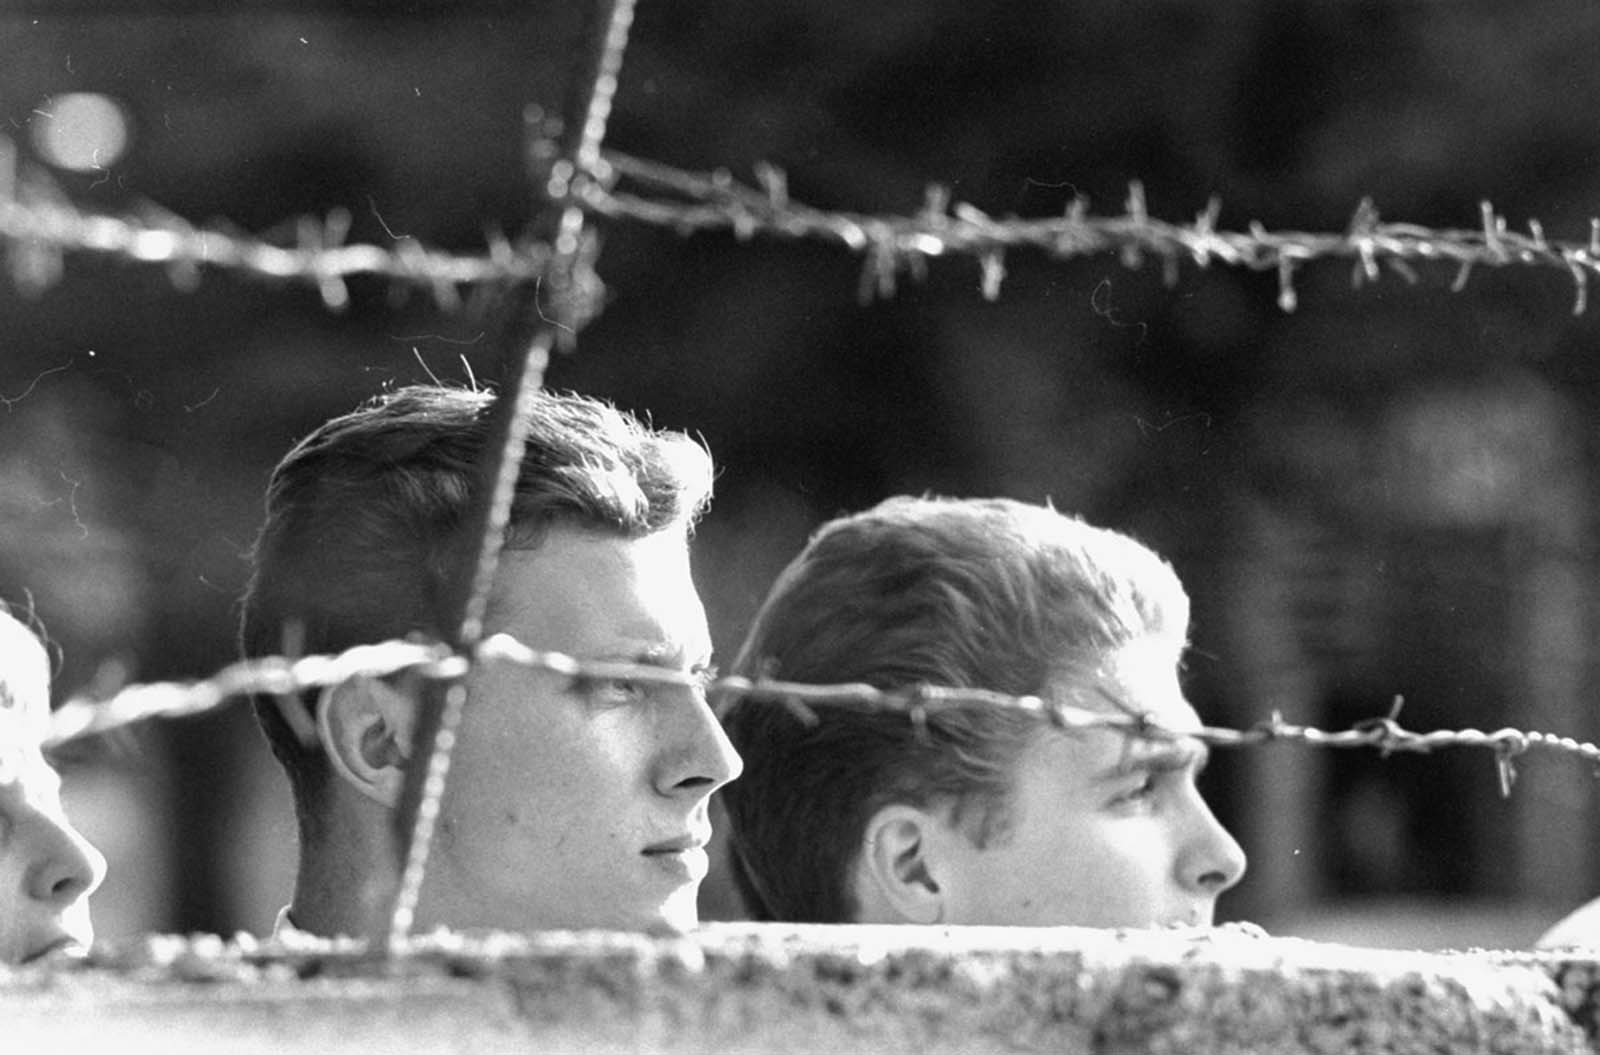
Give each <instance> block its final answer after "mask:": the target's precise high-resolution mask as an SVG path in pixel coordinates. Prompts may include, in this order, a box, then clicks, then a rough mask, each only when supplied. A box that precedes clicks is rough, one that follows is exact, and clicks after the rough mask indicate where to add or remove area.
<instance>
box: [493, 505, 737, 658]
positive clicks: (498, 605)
mask: <svg viewBox="0 0 1600 1055" xmlns="http://www.w3.org/2000/svg"><path fill="white" fill-rule="evenodd" d="M487 622H488V629H489V630H490V631H491V632H495V633H508V634H510V635H512V636H513V637H516V638H517V639H518V640H520V641H522V642H523V643H524V644H526V645H528V646H530V647H532V648H535V649H544V650H553V651H559V652H569V653H573V654H577V655H580V656H597V655H617V656H619V657H628V658H631V657H632V656H633V655H635V654H639V653H654V652H657V651H660V650H663V649H670V650H672V651H674V652H680V651H681V652H689V653H693V654H694V655H695V656H699V655H701V654H703V653H705V652H708V651H709V650H710V635H709V632H708V630H707V628H706V619H705V610H704V608H703V607H702V606H701V603H700V597H699V594H698V593H697V592H696V591H695V587H694V581H693V579H692V578H691V576H690V572H689V549H688V541H687V539H686V537H685V536H684V534H683V533H682V532H678V531H672V530H668V531H661V532H657V533H655V534H651V535H646V536H643V537H641V538H627V537H625V536H622V535H616V534H610V533H606V532H599V531H591V530H585V529H578V528H567V527H557V528H553V529H551V530H550V531H549V532H548V533H547V534H546V535H545V536H544V538H543V540H542V541H541V543H540V545H539V546H538V547H536V548H534V549H516V550H507V551H505V552H504V553H503V554H502V555H501V559H500V566H499V568H498V570H497V572H496V575H495V586H494V590H493V592H492V594H491V596H490V604H489V615H488V620H487Z"/></svg>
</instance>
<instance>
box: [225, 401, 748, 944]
mask: <svg viewBox="0 0 1600 1055" xmlns="http://www.w3.org/2000/svg"><path fill="white" fill-rule="evenodd" d="M492 404H493V397H492V396H491V395H490V394H488V393H485V392H477V391H466V390H461V389H455V388H449V387H443V386H417V387H409V388H403V389H400V390H397V391H394V392H391V393H388V394H386V395H384V396H381V397H379V398H376V399H374V400H372V401H370V402H369V403H368V404H367V405H365V406H363V407H362V408H360V409H358V410H356V411H355V412H353V413H350V414H347V415H344V416H342V417H338V418H335V419H333V420H332V421H329V422H327V423H326V424H324V425H323V426H322V427H321V428H319V429H317V430H316V431H315V432H313V433H312V434H311V435H310V436H308V437H306V438H305V439H304V440H302V441H301V442H300V443H299V444H298V445H297V446H296V447H295V448H294V449H293V450H292V451H290V452H289V454H288V455H287V456H286V457H285V458H284V459H283V461H282V462H281V463H280V464H279V465H278V467H277V469H276V470H275V471H274V473H273V477H272V481H271V484H270V486H269V488H268V492H267V498H266V522H265V525H264V527H263V528H262V530H261V534H260V538H259V540H258V542H257V544H256V547H255V552H254V574H253V576H252V579H251V583H250V586H249V589H248V592H247V594H246V596H245V601H244V614H243V621H242V641H243V645H244V649H245V652H246V654H247V655H252V656H258V655H267V654H272V653H274V652H277V651H281V647H282V646H281V642H282V641H283V634H284V629H285V627H295V628H297V629H298V632H299V633H300V634H301V635H302V647H303V648H304V649H305V650H306V651H308V652H319V653H320V652H339V651H343V650H345V649H347V648H350V647H352V646H354V645H357V644H362V643H371V642H378V641H384V640H391V639H398V638H403V637H406V636H408V635H413V634H422V635H426V636H428V637H432V638H438V639H444V640H449V639H451V637H452V636H453V632H454V629H455V628H454V627H453V626H452V625H451V624H450V620H452V619H454V618H457V617H458V615H457V613H455V612H454V611H453V610H452V608H453V605H454V603H456V602H455V601H454V599H456V598H459V596H460V595H461V592H462V590H461V585H462V583H463V582H465V581H468V578H469V577H470V575H471V569H472V567H473V563H474V560H475V555H476V547H477V545H478V540H477V539H476V538H473V537H469V535H470V529H469V528H468V526H467V524H468V520H469V513H470V510H471V508H472V506H473V504H474V502H475V500H476V498H475V496H476V493H477V489H478V472H479V463H480V461H481V460H482V458H483V452H484V449H485V447H486V445H487V443H488V442H489V412H490V409H491V406H492ZM527 426H528V439H527V442H526V446H525V453H524V456H523V458H522V461H521V466H520V469H519V472H518V476H517V482H516V488H515V495H514V498H513V501H512V506H511V521H510V524H509V526H508V528H507V532H506V548H505V550H504V552H503V554H502V556H501V558H500V563H499V567H498V570H497V573H496V577H495V580H494V585H493V589H492V591H491V593H490V597H489V604H488V609H487V615H486V621H485V631H486V633H487V634H495V633H505V634H509V635H510V636H512V637H514V638H516V639H518V640H519V641H521V642H522V643H523V644H525V645H527V646H529V647H531V648H533V649H536V650H541V651H555V652H562V653H566V654H569V655H572V656H574V657H576V658H578V659H580V660H594V661H611V662H637V663H644V664H650V665H653V666H659V667H662V668H664V669H665V670H668V671H672V672H677V673H680V674H682V675H685V676H686V677H685V678H683V679H681V680H683V682H684V684H682V685H676V686H659V685H653V684H645V683H641V682H616V681H596V680H574V679H571V678H567V677H563V676H559V675H557V674H555V673H552V672H550V671H546V670H541V669H534V668H529V667H526V666H520V665H515V664H512V663H509V662H485V663H480V665H479V666H477V667H476V668H475V669H474V670H473V671H472V672H471V673H470V675H469V676H468V677H467V680H466V687H467V693H468V695H467V703H466V707H465V709H464V712H463V718H462V724H461V727H460V729H459V733H458V737H457V741H456V744H455V748H454V755H453V761H452V767H451V773H450V779H449V782H448V785H447V789H446V793H445V795H444V798H443V801H442V803H441V811H440V814H439V817H438V823H437V828H436V834H435V836H434V841H433V846H432V854H431V856H430V859H429V865H428V868H427V872H426V878H425V881H424V883H423V887H422V890H421V893H420V899H419V902H418V905H417V913H416V921H415V922H416V926H417V927H418V928H421V929H427V928H430V927H435V926H448V927H451V928H456V929H468V928H482V929H500V930H531V929H540V928H555V927H563V928H565V927H608V928H655V927H661V926H665V927H668V928H673V929H682V928H685V927H688V926H692V925H693V924H694V923H695V922H696V921H697V919H696V910H695V895H696V891H697V889H698V887H699V883H700V881H701V879H702V878H703V877H704V875H705V869H706V858H705V851H704V845H705V843H706V840H707V839H708V837H709V820H708V816H707V801H708V799H709V797H710V795H711V793H712V792H713V791H715V790H716V789H717V788H719V787H721V786H722V785H723V784H724V783H725V782H727V781H728V780H730V779H732V778H733V777H734V776H735V775H737V773H738V771H739V759H738V756H737V755H735V754H734V752H733V750H732V748H731V746H730V745H729V743H728V741H727V738H726V737H725V736H724V735H723V732H722V730H721V728H720V727H719V726H718V725H717V722H716V720H715V718H714V717H713V716H712V714H711V712H710V709H709V707H708V706H707V704H706V700H705V696H704V693H703V692H702V691H701V690H700V689H699V688H697V687H691V686H693V685H694V677H695V676H696V675H702V674H703V673H704V672H705V671H706V670H707V669H708V667H709V663H710V652H711V642H710V637H709V633H708V631H707V628H706V619H705V612H704V609H703V608H702V607H701V603H700V599H699V596H698V594H697V593H696V591H695V587H694V584H693V582H692V580H691V578H690V569H689V550H688V538H689V533H690V531H691V530H692V527H693V524H694V522H695V519H696V518H697V517H698V516H699V514H700V513H701V511H702V510H703V509H704V507H705V505H706V502H707V501H708V498H709V494H710V489H711V476H712V469H711V462H710V459H709V457H708V456H707V455H706V453H705V451H704V450H703V449H702V448H701V447H700V446H699V445H697V444H696V443H694V442H693V441H691V440H690V439H689V438H688V437H686V436H683V435H681V434H676V433H667V432H658V431H655V430H652V429H650V428H648V427H646V426H645V425H643V424H641V423H640V422H639V421H638V420H636V419H634V418H633V417H631V416H630V415H627V414H625V413H622V412H620V411H618V410H616V409H615V408H613V407H611V406H608V405H606V404H604V403H601V402H598V401H595V400H591V399H586V398H582V397H578V396H570V395H555V394H550V393H538V394H536V395H535V396H534V397H533V399H532V400H531V405H530V408H529V410H528V421H527ZM414 688H415V687H414V686H407V685H405V684H403V683H400V682H398V681H390V680H380V679H357V680H353V681H350V682H347V683H344V684H341V685H338V686H334V687H332V688H330V689H328V690H325V691H324V692H323V693H321V694H320V696H319V697H318V698H317V699H316V700H315V701H312V702H313V706H314V708H315V710H314V714H315V724H316V728H317V731H318V733H317V742H316V743H314V744H310V745H308V744H304V743H302V742H301V740H300V739H299V738H298V737H297V736H296V735H295V733H294V732H293V731H292V730H291V728H290V727H289V725H288V724H287V723H286V722H285V720H284V718H283V716H282V715H281V714H280V713H279V711H278V710H277V709H276V707H275V706H274V705H273V704H272V703H271V702H270V701H264V702H260V703H258V708H257V710H258V714H259V716H260V718H261V721H262V724H263V726H264V728H265V730H266V732H267V735H268V737H269V739H270V740H271V743H272V747H273V751H274V753H275V754H276V755H277V757H278V759H279V760H280V762H282V764H283V765H284V768H285V770H286V771H287V773H288V775H289V778H290V782H291V785H292V787H293V791H294V799H295V807H296V814H297V819H298V822H299V829H300V865H299V871H298V874H297V879H296V885H295V892H294V902H293V904H292V905H291V906H290V907H289V908H288V909H287V910H286V911H285V913H284V914H283V915H282V917H281V918H280V932H281V931H284V930H286V929H289V928H297V929H300V930H304V931H309V932H313V933H317V934H325V935H332V934H357V935H360V934H367V933H370V932H371V928H372V927H373V926H374V923H375V920H376V919H377V917H378V914H379V913H380V912H381V910H382V909H383V908H384V906H385V905H386V904H387V900H388V898H389V897H390V896H391V894H392V891H393V889H394V883H395V881H396V878H397V876H396V873H397V871H398V867H397V862H396V860H395V848H394V846H393V842H392V839H391V837H390V833H391V830H392V826H393V812H394V810H395V809H396V808H397V804H398V802H399V798H400V794H401V790H402V788H403V786H404V783H405V774H406V772H407V770H408V769H409V768H410V767H412V766H415V765H421V764H425V763H426V759H421V758H419V757H418V755H417V750H416V747H415V745H414V744H413V736H414V733H415V730H416V727H417V722H418V703H417V700H416V698H415V693H414V691H413V690H414Z"/></svg>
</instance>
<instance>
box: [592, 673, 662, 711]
mask: <svg viewBox="0 0 1600 1055" xmlns="http://www.w3.org/2000/svg"><path fill="white" fill-rule="evenodd" d="M582 691H583V697H584V699H585V700H586V701H587V702H588V703H589V704H590V706H593V707H630V706H632V705H634V704H638V703H643V702H644V701H645V700H647V699H649V697H650V685H649V684H648V683H647V682H643V681H634V680H632V679H631V678H595V679H592V680H590V681H587V682H585V683H583V685H582Z"/></svg>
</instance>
